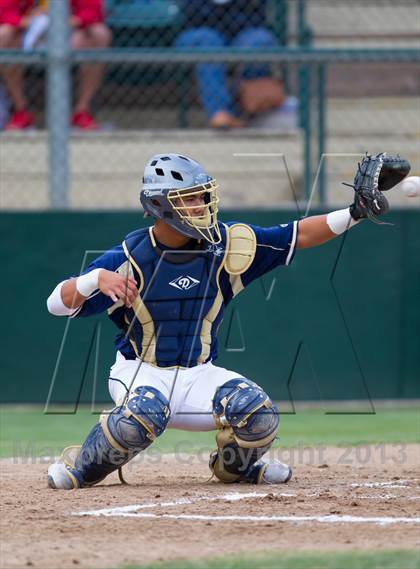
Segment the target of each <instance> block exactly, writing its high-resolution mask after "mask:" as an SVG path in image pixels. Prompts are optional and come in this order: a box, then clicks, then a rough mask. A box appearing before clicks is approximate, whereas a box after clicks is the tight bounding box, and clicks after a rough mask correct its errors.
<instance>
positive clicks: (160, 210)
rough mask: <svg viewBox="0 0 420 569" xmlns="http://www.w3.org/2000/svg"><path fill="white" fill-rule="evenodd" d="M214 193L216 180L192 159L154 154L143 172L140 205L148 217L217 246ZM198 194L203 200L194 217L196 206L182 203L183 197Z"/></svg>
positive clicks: (219, 236)
mask: <svg viewBox="0 0 420 569" xmlns="http://www.w3.org/2000/svg"><path fill="white" fill-rule="evenodd" d="M216 190H217V184H216V181H215V180H214V179H213V178H212V177H211V176H209V175H208V174H207V172H206V171H205V170H204V168H203V167H202V166H201V164H199V163H198V162H196V161H195V160H193V159H192V158H188V157H187V156H182V155H181V154H156V155H155V156H153V158H151V159H150V160H149V161H148V162H147V164H146V167H145V169H144V176H143V188H142V190H141V192H140V202H141V204H142V206H143V208H144V210H145V211H146V212H147V213H148V214H149V215H151V216H152V217H155V218H157V219H162V220H163V221H165V223H167V224H168V225H171V226H172V227H173V228H174V229H176V230H177V231H179V232H180V233H182V234H183V235H186V236H188V237H193V238H194V239H206V240H207V241H209V242H210V243H219V242H220V241H221V235H220V230H219V226H218V224H217V203H218V201H219V200H218V198H217V195H216ZM198 195H203V197H204V204H203V213H202V214H201V215H195V214H194V210H195V211H196V209H197V206H196V205H194V206H188V205H185V204H184V203H183V198H191V197H193V196H198Z"/></svg>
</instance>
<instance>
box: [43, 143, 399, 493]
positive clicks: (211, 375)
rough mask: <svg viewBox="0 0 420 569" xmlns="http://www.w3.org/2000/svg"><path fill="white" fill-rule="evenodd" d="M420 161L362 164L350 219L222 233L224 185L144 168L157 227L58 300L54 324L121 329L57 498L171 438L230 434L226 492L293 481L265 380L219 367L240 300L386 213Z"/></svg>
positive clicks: (169, 157) (189, 169)
mask: <svg viewBox="0 0 420 569" xmlns="http://www.w3.org/2000/svg"><path fill="white" fill-rule="evenodd" d="M409 170H410V165H409V164H408V162H407V161H406V160H404V159H402V158H400V157H399V156H390V155H387V154H386V153H382V154H378V155H377V156H368V155H366V157H365V158H364V159H363V160H362V162H361V163H360V164H359V165H358V169H357V172H356V176H355V179H354V183H353V185H352V187H353V188H354V201H353V203H352V204H351V205H350V207H347V208H345V209H341V210H339V211H333V212H331V213H329V214H327V215H317V216H312V217H307V218H304V219H301V220H299V221H292V222H290V223H287V224H284V225H277V226H274V227H257V226H254V225H249V224H246V223H237V222H231V223H221V222H220V221H218V219H217V211H218V197H217V187H218V186H217V183H216V180H215V179H214V178H212V177H211V176H210V175H209V174H208V173H207V172H206V171H205V169H204V168H203V167H202V166H201V165H200V164H199V163H198V162H196V161H195V160H193V159H191V158H189V157H187V156H183V155H181V154H158V155H156V156H154V157H153V158H152V159H151V160H149V161H148V163H147V164H146V167H145V170H144V177H143V187H142V189H141V193H140V201H141V204H142V205H143V208H144V211H145V212H146V214H147V215H149V216H151V217H152V218H153V220H154V223H153V225H152V226H150V227H149V228H145V229H137V230H135V231H133V232H132V233H129V234H128V235H127V236H126V237H125V239H124V240H123V242H122V243H121V244H119V245H116V246H115V247H112V248H111V249H109V250H108V251H107V252H106V253H105V254H103V255H102V256H100V257H98V258H97V259H96V260H94V261H93V262H92V263H91V264H90V265H89V266H88V267H87V268H86V269H85V270H84V271H83V272H82V273H81V274H80V275H79V276H78V277H75V278H71V279H68V280H65V281H63V282H60V283H59V284H58V285H57V286H56V288H55V289H54V291H53V292H52V293H51V295H50V297H49V298H48V301H47V305H48V310H49V311H50V313H51V314H54V315H56V316H67V317H70V318H83V317H86V316H91V315H94V314H99V313H101V312H105V311H106V312H107V314H108V316H109V318H110V319H111V320H112V321H113V323H114V324H115V325H116V327H117V329H118V334H117V336H116V339H115V350H116V360H115V363H114V365H113V366H112V367H111V370H110V378H109V391H110V394H111V397H112V399H113V401H114V404H115V406H114V408H113V409H112V410H111V411H109V412H107V413H104V414H102V415H101V417H100V419H99V422H98V423H97V424H96V425H95V426H94V427H93V428H92V430H91V431H90V433H89V434H88V435H87V437H86V439H85V441H84V442H83V444H82V445H81V446H74V447H69V448H67V449H65V450H64V451H63V454H62V456H61V458H60V459H59V460H58V461H57V462H55V463H54V464H52V465H50V467H49V469H48V484H49V486H50V487H51V488H60V489H72V488H83V487H87V486H93V485H94V484H97V483H98V482H100V481H101V480H103V479H104V478H105V477H106V476H108V474H110V473H111V472H113V471H115V470H117V469H119V468H121V466H122V465H124V464H125V463H127V462H128V461H129V460H130V459H131V458H133V457H134V456H135V455H136V454H138V453H139V452H141V451H142V450H144V449H146V448H147V447H148V446H149V445H150V444H152V443H153V441H154V440H155V438H156V437H158V436H159V435H161V434H162V433H163V431H164V430H165V429H166V428H174V429H184V430H190V431H204V430H216V443H217V449H216V450H215V451H214V452H213V453H211V455H210V462H209V465H210V470H211V471H212V473H213V474H214V475H215V476H216V477H217V478H218V479H219V480H221V481H222V482H225V483H237V482H246V483H251V484H279V483H285V482H287V481H288V480H289V479H290V478H291V476H292V471H291V469H290V467H289V466H287V465H284V464H282V463H280V462H277V461H269V460H264V458H263V455H264V453H266V451H267V450H268V449H269V448H270V446H271V444H272V443H273V441H274V439H275V437H276V435H277V430H278V425H279V414H278V410H277V408H276V406H275V404H274V403H273V401H272V400H271V399H270V397H269V395H268V394H267V393H265V391H264V390H263V389H262V388H261V387H260V386H259V385H257V384H256V383H254V382H253V381H252V380H251V379H249V378H246V377H243V376H241V375H240V374H238V373H236V372H234V371H230V370H227V369H223V368H221V367H217V366H216V365H215V364H214V362H215V360H216V358H217V332H218V329H219V326H220V324H221V321H222V319H223V314H224V312H225V310H226V307H227V305H228V304H229V303H230V302H231V300H232V299H233V298H234V297H235V296H236V295H237V294H239V293H240V292H241V291H242V290H243V289H244V288H245V287H246V286H248V285H249V284H250V283H251V282H252V281H254V280H255V279H257V278H258V277H260V276H262V275H264V274H265V273H267V272H268V271H271V270H272V269H274V268H276V267H277V266H279V265H290V263H291V262H292V260H293V257H294V255H295V251H296V249H303V248H306V247H314V246H316V245H321V244H322V243H325V242H326V241H329V240H330V239H333V238H334V237H336V236H337V235H340V234H342V233H344V232H345V231H346V230H348V229H350V228H351V227H353V226H355V225H357V224H358V223H359V222H360V221H361V220H362V219H365V218H368V219H371V220H373V221H375V220H376V219H377V217H378V216H380V215H382V214H384V213H386V211H387V210H388V202H387V200H386V198H385V196H384V194H383V192H384V191H386V190H389V189H390V188H392V187H393V186H395V185H396V184H397V183H398V182H400V181H401V180H402V179H403V178H404V177H405V176H406V175H407V174H408V172H409Z"/></svg>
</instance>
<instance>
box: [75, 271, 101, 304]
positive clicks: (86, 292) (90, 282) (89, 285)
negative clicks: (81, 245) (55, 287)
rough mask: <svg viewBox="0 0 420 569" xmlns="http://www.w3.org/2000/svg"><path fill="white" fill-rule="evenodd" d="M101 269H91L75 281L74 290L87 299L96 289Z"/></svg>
mask: <svg viewBox="0 0 420 569" xmlns="http://www.w3.org/2000/svg"><path fill="white" fill-rule="evenodd" d="M101 270H102V269H93V271H90V272H89V273H86V274H85V275H81V276H80V277H78V278H77V279H76V288H77V291H78V292H80V294H81V295H83V296H85V297H86V298H88V297H89V296H90V295H91V294H92V293H93V292H95V290H96V289H97V288H98V279H99V272H100V271H101Z"/></svg>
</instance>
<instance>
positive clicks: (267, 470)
mask: <svg viewBox="0 0 420 569" xmlns="http://www.w3.org/2000/svg"><path fill="white" fill-rule="evenodd" d="M292 474H293V471H292V468H291V467H290V466H289V465H288V464H285V463H284V462H280V461H279V460H273V461H272V462H264V460H259V461H258V462H256V463H255V464H253V465H252V466H251V468H250V469H249V470H248V472H247V473H246V474H244V475H243V476H242V477H241V480H240V481H241V482H248V483H251V484H286V482H289V480H290V479H291V478H292Z"/></svg>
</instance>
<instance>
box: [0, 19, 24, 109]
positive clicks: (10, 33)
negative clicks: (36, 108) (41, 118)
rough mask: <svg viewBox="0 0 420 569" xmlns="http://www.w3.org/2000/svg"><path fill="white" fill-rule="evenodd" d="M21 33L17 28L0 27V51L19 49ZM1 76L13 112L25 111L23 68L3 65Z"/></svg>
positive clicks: (5, 25)
mask: <svg viewBox="0 0 420 569" xmlns="http://www.w3.org/2000/svg"><path fill="white" fill-rule="evenodd" d="M20 42H21V33H20V31H19V30H18V28H15V27H13V26H9V25H7V24H4V25H2V26H0V49H17V48H19V47H20ZM1 75H2V78H3V81H4V84H5V87H6V89H7V92H8V94H9V96H10V99H11V101H12V104H13V108H14V110H15V111H23V110H24V109H26V106H27V100H26V97H25V95H24V92H23V68H22V66H21V65H5V66H3V68H2V70H1Z"/></svg>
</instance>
